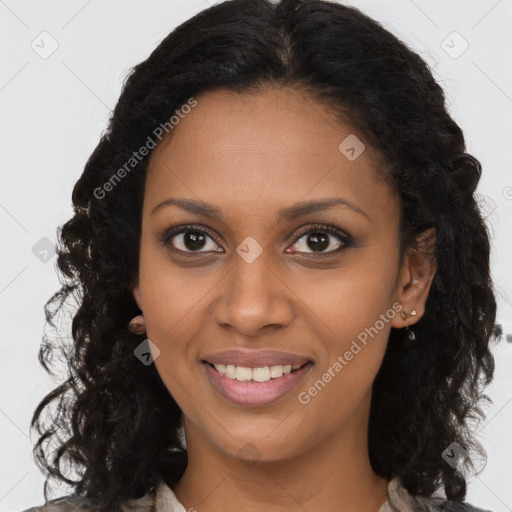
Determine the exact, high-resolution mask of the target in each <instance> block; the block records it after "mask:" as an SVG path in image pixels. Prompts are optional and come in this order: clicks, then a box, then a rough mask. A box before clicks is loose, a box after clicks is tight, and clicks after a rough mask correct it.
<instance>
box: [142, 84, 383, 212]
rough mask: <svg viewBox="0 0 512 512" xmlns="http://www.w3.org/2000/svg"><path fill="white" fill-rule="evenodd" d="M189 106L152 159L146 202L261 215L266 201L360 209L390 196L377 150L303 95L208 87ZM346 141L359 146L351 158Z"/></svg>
mask: <svg viewBox="0 0 512 512" xmlns="http://www.w3.org/2000/svg"><path fill="white" fill-rule="evenodd" d="M196 101H197V105H196V106H195V107H194V108H192V109H191V110H190V112H189V113H188V114H186V115H183V116H182V117H181V119H180V121H179V123H178V124H177V125H176V126H174V128H173V129H172V131H171V132H170V133H169V135H168V136H166V138H164V139H163V140H162V142H161V143H160V144H159V145H158V146H157V147H156V148H155V150H154V152H153V154H152V156H151V159H150V163H149V167H148V176H147V183H146V200H145V202H147V203H148V204H155V203H156V202H158V201H161V200H164V199H165V198H166V197H167V196H169V195H172V196H182V197H183V196H185V197H191V196H195V198H196V199H197V198H200V199H201V200H204V201H205V202H208V203H212V204H220V203H225V202H226V201H228V202H229V204H230V205H231V207H233V208H234V207H235V206H236V205H237V204H238V203H240V204H241V205H242V204H243V205H244V206H245V207H247V208H248V209H251V210H252V211H259V212H261V213H263V211H264V210H265V209H268V208H269V205H270V204H272V205H275V206H276V209H279V207H280V206H282V205H283V204H291V203H295V202H297V201H299V200H301V199H303V200H304V199H312V198H315V197H326V196H333V195H342V196H343V197H346V198H347V199H349V200H352V201H353V202H355V203H358V204H359V206H361V208H362V209H366V208H370V207H376V208H379V207H381V208H382V207H385V206H386V204H385V203H386V202H389V200H390V197H389V196H390V195H391V191H390V190H389V189H388V188H387V186H385V184H384V183H383V182H382V180H381V179H380V178H379V177H378V175H377V172H376V165H377V163H376V162H377V161H378V155H377V153H376V152H375V151H374V150H373V149H372V148H371V147H370V146H369V145H368V144H365V145H364V146H363V144H364V138H363V136H362V135H361V134H359V133H358V132H357V130H356V129H355V128H354V127H353V126H351V125H350V124H348V123H342V122H340V121H339V120H338V119H337V118H336V117H335V116H334V114H333V113H332V112H330V111H329V108H328V107H327V106H326V105H325V104H323V103H320V102H318V101H317V100H315V99H314V98H312V97H311V96H309V95H307V94H306V93H302V92H299V91H296V90H292V89H286V88H283V89H268V90H264V91H260V92H257V93H254V94H238V93H235V92H231V91H227V90H215V91H209V92H206V93H203V94H201V95H200V96H198V97H196ZM347 140H348V141H349V143H351V144H352V146H353V145H354V142H355V144H356V150H357V151H358V152H359V151H361V149H362V148H363V147H364V150H362V152H361V153H360V155H359V156H357V158H355V159H349V158H347V156H346V154H345V153H344V152H343V150H344V149H345V146H346V144H344V141H347ZM358 141H359V142H358ZM340 144H341V150H340ZM357 144H360V146H357ZM336 193H337V194H336ZM386 196H387V197H386ZM262 208H263V209H264V210H262Z"/></svg>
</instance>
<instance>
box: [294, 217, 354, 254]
mask: <svg viewBox="0 0 512 512" xmlns="http://www.w3.org/2000/svg"><path fill="white" fill-rule="evenodd" d="M298 237H299V238H298V239H297V241H296V242H295V243H294V245H293V246H292V248H293V247H296V250H295V251H293V252H299V253H304V254H312V255H313V256H330V255H332V254H333V253H339V252H341V251H342V250H343V249H346V248H347V247H350V246H351V245H352V237H351V236H350V235H348V234H347V233H345V232H344V231H342V230H341V229H339V228H337V227H336V226H332V225H326V226H324V225H316V226H312V227H310V228H308V229H307V230H305V231H302V232H301V233H299V235H298ZM333 237H336V238H337V239H338V242H337V243H336V242H334V243H333V242H332V241H331V240H332V238H333ZM302 239H304V241H303V242H301V240H302ZM333 245H334V246H335V247H333ZM328 248H330V250H328V251H326V250H325V249H328ZM307 249H311V250H312V251H313V252H312V253H310V252H307ZM315 253H317V254H315Z"/></svg>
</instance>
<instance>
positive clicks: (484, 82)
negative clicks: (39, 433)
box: [0, 0, 512, 512]
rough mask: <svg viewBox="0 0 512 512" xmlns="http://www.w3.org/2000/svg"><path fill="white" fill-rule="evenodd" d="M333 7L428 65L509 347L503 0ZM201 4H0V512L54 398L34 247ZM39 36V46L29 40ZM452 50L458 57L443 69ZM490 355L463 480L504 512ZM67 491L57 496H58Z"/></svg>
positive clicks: (510, 131) (509, 94) (39, 497)
mask: <svg viewBox="0 0 512 512" xmlns="http://www.w3.org/2000/svg"><path fill="white" fill-rule="evenodd" d="M211 3H213V0H211ZM345 3H347V4H350V5H354V6H356V7H359V8H360V9H361V10H362V11H363V12H365V13H367V14H369V15H370V16H372V17H374V18H376V19H377V20H379V21H380V22H381V23H382V24H383V25H384V26H385V27H386V28H388V29H389V30H391V31H392V32H394V33H395V34H397V35H398V36H399V37H400V38H402V39H403V40H404V41H405V42H406V43H408V44H409V45H410V46H411V47H412V48H413V49H415V50H416V51H418V52H419V53H420V54H421V55H422V56H423V58H424V59H426V60H427V62H428V63H429V64H430V65H431V66H433V68H434V73H435V76H436V78H437V79H438V80H439V82H440V83H441V85H442V86H443V88H444V89H445V91H446V93H447V97H448V102H449V105H450V111H451V113H452V115H453V117H454V119H455V120H456V121H457V122H458V123H459V124H460V126H461V127H462V129H463V130H464V133H465V137H466V139H467V146H468V151H469V152H470V153H472V154H474V155H475V156H476V157H477V158H478V159H479V160H480V161H481V163H482V165H483V177H482V180H481V182H480V184H479V188H478V192H479V193H480V194H481V196H482V199H483V201H484V203H483V207H484V212H485V215H486V216H487V219H488V224H489V226H490V228H491V230H492V244H493V249H492V270H493V278H494V281H495V284H496V290H497V294H498V300H499V311H498V322H499V323H501V324H502V325H503V328H504V331H505V333H506V334H509V335H510V333H511V332H512V305H511V297H510V290H511V282H512V279H511V274H512V270H511V266H510V261H512V244H511V242H510V224H511V220H510V219H511V213H512V188H510V187H511V186H512V174H511V170H510V158H509V150H510V144H511V142H510V141H511V140H512V71H511V66H510V64H511V58H510V55H511V54H512V40H511V34H510V33H511V29H510V27H511V26H512V1H511V0H472V1H470V2H469V1H467V0H444V1H426V0H414V1H413V0H392V1H391V0H390V1H386V2H382V1H379V0H373V1H370V0H359V1H355V0H354V1H352V2H345ZM208 5H209V4H208V3H207V2H206V1H205V0H165V1H164V0H158V1H157V0H152V1H142V0H137V1H135V0H123V1H120V0H117V1H113V0H103V1H99V0H88V1H87V0H80V1H78V0H68V1H66V2H64V1H56V0H52V1H50V0H48V1H46V2H44V3H42V2H38V1H36V0H30V1H24V0H18V1H16V0H0V34H1V35H0V37H1V52H2V59H1V66H0V105H1V118H0V119H1V124H0V126H1V133H0V145H1V153H0V154H1V157H0V158H1V162H0V172H1V187H0V230H1V231H0V232H1V236H2V241H1V244H0V254H1V265H0V315H1V316H0V319H1V322H0V326H1V329H2V336H1V346H0V378H1V382H0V393H1V395H0V398H1V402H0V432H1V436H0V455H1V456H0V511H4V512H5V511H15V512H17V511H20V510H24V509H25V508H28V507H29V506H34V505H39V504H42V503H43V501H44V500H43V477H42V475H41V474H40V473H39V471H38V469H37V467H36V466H35V463H34V461H33V459H32V456H31V451H32V444H33V442H35V440H36V437H35V435H34V433H32V435H30V434H29V423H30V419H31V416H32V414H33V412H34V409H35V407H36V405H37V404H38V403H39V401H40V400H41V399H42V397H43V396H44V395H45V394H46V393H47V392H48V391H49V390H50V389H52V388H53V387H55V382H52V381H51V379H50V378H49V377H48V376H47V374H46V373H45V372H44V371H43V370H42V368H41V367H40V365H39V363H38V361H37V351H38V348H39V343H40V340H41V336H42V333H43V325H44V314H43V306H44V303H45V302H46V301H47V300H48V299H49V297H50V296H51V295H52V294H53V293H54V292H55V291H57V289H58V288H59V282H58V280H57V276H56V272H55V263H56V258H50V259H49V260H48V261H47V262H46V263H45V262H43V261H41V259H40V257H37V256H36V255H35V254H34V252H33V248H34V246H36V248H37V247H40V246H39V245H36V244H43V247H44V243H45V242H44V240H43V241H41V239H44V237H46V238H48V239H49V240H50V241H51V242H52V243H55V241H56V228H57V226H58V225H61V224H62V223H63V222H65V221H66V220H68V219H69V218H70V217H71V215H72V209H71V191H72V187H73V185H74V183H75V182H76V180H77V179H78V178H79V176H80V175H81V173H82V169H83V166H84V164H85V162H86V159H87V157H88V156H89V155H90V153H91V152H92V151H93V149H94V148H95V146H96V144H97V142H98V140H99V137H100V134H101V133H102V131H103V130H104V128H105V126H106V122H107V119H108V116H109V113H110V110H111V109H112V108H113V107H114V105H115V102H116V101H117V98H118V96H119V93H120V89H121V85H122V81H123V80H124V78H125V77H126V74H127V72H128V71H129V69H130V68H131V67H132V66H133V65H135V64H137V63H139V62H140V61H142V60H144V59H145V58H146V57H147V56H148V55H149V53H150V52H151V51H152V50H153V49H154V48H155V47H156V46H157V44H158V43H159V42H160V41H161V40H162V39H163V38H164V37H165V36H166V35H167V34H168V33H169V32H170V31H171V30H172V29H173V28H174V27H175V26H177V25H178V24H180V23H181V22H183V21H184V20H186V19H188V18H189V17H191V16H192V15H193V14H195V13H197V12H199V11H201V10H203V9H204V8H206V7H208ZM44 31H46V32H48V33H49V34H50V36H45V35H42V36H41V35H40V34H41V33H42V32H44ZM454 31H456V32H458V33H459V34H460V35H461V36H462V38H463V39H461V38H458V36H456V35H453V34H452V33H453V32H454ZM42 38H46V39H44V40H43V39H42ZM447 38H448V39H447ZM52 39H53V40H55V41H56V42H57V44H58V48H57V50H56V51H55V52H54V53H53V54H52V55H50V56H49V57H48V58H45V59H43V58H42V57H41V56H40V55H39V54H38V53H36V51H34V49H33V48H32V47H31V45H32V44H33V45H34V46H35V47H37V48H40V50H39V51H41V52H42V51H43V46H44V48H45V49H46V50H48V49H49V48H51V44H52ZM464 40H465V41H467V44H469V47H468V48H467V50H466V51H464V52H463V53H462V54H461V55H460V56H458V57H457V58H453V56H455V55H456V54H458V53H460V51H461V50H462V49H463V46H462V45H464V44H465V43H464ZM443 41H445V42H444V43H443ZM450 47H451V48H450ZM445 49H446V50H447V51H448V52H451V54H452V56H450V55H449V54H448V53H447V51H445ZM507 187H509V188H507ZM507 233H509V235H508V236H507ZM47 243H48V242H47ZM35 251H36V252H37V250H35ZM50 255H51V254H50ZM64 320H66V319H64ZM69 320H70V319H69V318H68V319H67V321H68V322H69ZM495 354H496V374H495V381H494V382H493V384H492V385H491V386H489V388H488V394H489V396H490V397H491V398H492V399H493V401H494V405H493V406H492V408H490V409H489V410H488V417H487V419H486V421H485V422H484V424H482V425H481V427H480V433H479V439H481V440H482V442H483V445H484V448H485V449H486V451H487V454H488V461H487V465H486V467H485V469H484V470H483V471H482V473H481V474H480V475H479V476H478V477H475V478H473V479H472V480H470V484H469V490H468V494H467V500H468V501H469V502H472V503H473V504H475V505H480V506H482V507H484V508H488V509H492V510H494V511H496V512H502V511H506V510H508V511H510V510H512V486H511V485H510V483H511V481H512V464H511V463H510V461H511V459H512V440H511V436H510V435H509V432H510V427H511V426H512V421H511V420H512V404H511V403H510V402H511V401H512V386H511V383H512V377H511V376H510V365H511V362H512V350H511V343H510V342H507V341H505V336H504V338H503V341H502V343H501V344H500V345H499V348H498V347H497V348H496V350H495ZM67 493H68V489H66V488H64V487H63V488H62V493H61V494H67Z"/></svg>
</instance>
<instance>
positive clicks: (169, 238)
mask: <svg viewBox="0 0 512 512" xmlns="http://www.w3.org/2000/svg"><path fill="white" fill-rule="evenodd" d="M215 238H216V237H215V235H213V233H210V232H209V231H207V230H204V229H199V228H198V227H195V226H182V227H178V228H173V229H172V230H171V231H169V232H167V233H166V234H165V236H164V238H163V240H162V243H163V244H164V245H166V246H169V247H170V248H171V249H172V250H176V251H181V252H185V253H203V252H221V251H219V250H218V249H217V248H218V247H219V245H218V244H217V243H216V242H215Z"/></svg>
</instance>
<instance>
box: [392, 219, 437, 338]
mask: <svg viewBox="0 0 512 512" xmlns="http://www.w3.org/2000/svg"><path fill="white" fill-rule="evenodd" d="M416 241H417V244H418V247H417V248H413V247H410V248H408V249H407V251H406V253H405V254H404V258H403V262H402V266H401V268H400V270H399V276H398V280H397V287H396V294H395V297H396V301H397V302H399V303H400V304H401V305H402V309H401V310H400V312H405V313H407V315H408V316H407V317H406V318H405V319H404V318H402V315H401V314H399V315H395V316H394V317H393V319H392V320H391V325H392V326H393V327H395V328H397V329H400V328H402V327H406V326H408V325H411V324H413V323H415V322H417V321H418V320H419V319H420V318H421V317H422V316H423V315H424V313H425V304H426V302H427V298H428V293H429V291H430V285H431V284H432V280H433V279H434V275H435V273H436V270H437V262H436V259H435V252H434V249H435V243H436V231H435V229H434V228H429V229H427V230H426V231H423V232H422V233H420V234H419V235H418V236H417V238H416ZM411 311H416V315H414V316H409V315H410V313H411Z"/></svg>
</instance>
